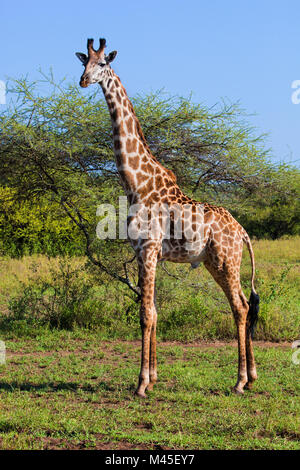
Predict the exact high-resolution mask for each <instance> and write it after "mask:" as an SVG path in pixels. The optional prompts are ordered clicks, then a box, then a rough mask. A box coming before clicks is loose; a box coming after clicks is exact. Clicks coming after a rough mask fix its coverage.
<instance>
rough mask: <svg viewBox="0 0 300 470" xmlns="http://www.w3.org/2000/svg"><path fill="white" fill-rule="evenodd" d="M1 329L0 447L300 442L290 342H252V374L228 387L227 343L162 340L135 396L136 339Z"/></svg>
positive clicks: (232, 369) (233, 360) (232, 367)
mask: <svg viewBox="0 0 300 470" xmlns="http://www.w3.org/2000/svg"><path fill="white" fill-rule="evenodd" d="M0 336H1V339H4V340H5V339H6V346H7V362H6V364H5V365H2V366H0V449H54V448H65V449H66V448H67V449H84V448H88V449H124V448H126V449H135V448H136V449H160V448H162V449H299V447H300V446H299V437H300V432H299V429H300V426H299V424H300V423H299V411H300V400H299V391H300V390H299V372H300V366H299V365H298V366H297V365H294V364H293V363H292V361H291V356H292V350H291V348H290V345H288V344H281V345H277V346H272V345H271V344H270V343H269V344H263V343H260V342H258V343H256V344H255V353H256V359H257V366H258V374H259V379H258V381H257V383H256V384H255V387H254V389H253V390H252V391H248V392H245V395H244V396H236V395H234V394H232V393H231V387H232V386H233V385H234V383H235V379H236V369H237V350H236V345H235V344H234V343H221V342H216V343H215V344H212V343H203V342H202V343H199V344H178V343H160V344H159V346H158V364H159V366H158V373H159V380H158V383H157V386H156V388H155V390H154V391H153V392H152V393H151V394H150V395H149V396H148V398H147V399H145V400H142V401H141V400H140V399H136V398H134V396H133V391H134V388H135V386H136V382H137V376H138V372H139V355H140V344H139V342H137V341H131V342H130V341H126V342H125V341H118V342H117V341H104V340H103V339H101V336H99V335H97V334H95V333H93V332H88V331H85V330H75V331H72V332H66V331H60V332H58V331H55V330H54V331H52V332H51V331H46V330H44V332H42V333H41V334H40V335H39V336H37V337H36V338H34V339H26V338H17V339H12V338H11V336H10V335H7V336H6V337H5V335H0Z"/></svg>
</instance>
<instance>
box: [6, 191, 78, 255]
mask: <svg viewBox="0 0 300 470" xmlns="http://www.w3.org/2000/svg"><path fill="white" fill-rule="evenodd" d="M14 195H15V191H14V190H13V189H11V188H4V187H0V206H1V212H0V253H1V254H2V255H6V256H13V257H20V256H23V255H26V254H33V253H45V254H47V255H49V256H56V255H58V254H72V255H79V254H84V241H83V237H82V234H81V232H80V230H79V229H78V227H76V226H74V224H73V223H72V221H71V220H70V218H69V217H67V216H66V214H65V212H64V211H63V210H62V208H61V207H60V206H59V205H58V204H57V203H56V202H55V201H51V200H47V199H46V198H45V197H43V198H41V199H40V200H39V201H36V200H23V201H20V200H15V198H14Z"/></svg>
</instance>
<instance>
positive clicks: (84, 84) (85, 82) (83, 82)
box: [79, 76, 89, 88]
mask: <svg viewBox="0 0 300 470" xmlns="http://www.w3.org/2000/svg"><path fill="white" fill-rule="evenodd" d="M79 85H80V86H81V87H82V88H87V87H88V86H89V82H88V78H87V77H84V76H82V77H81V79H80V82H79Z"/></svg>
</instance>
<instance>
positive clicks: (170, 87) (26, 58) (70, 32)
mask: <svg viewBox="0 0 300 470" xmlns="http://www.w3.org/2000/svg"><path fill="white" fill-rule="evenodd" d="M0 15H1V17H0V18H1V24H0V44H1V66H0V67H1V68H0V80H5V79H6V78H7V77H18V76H21V75H25V74H28V76H29V78H32V79H35V78H37V77H38V72H37V71H38V69H39V67H41V68H42V69H43V70H44V71H47V70H48V69H49V67H52V68H53V71H54V74H55V76H56V77H57V78H62V77H63V76H67V77H68V78H69V79H70V80H73V79H74V80H76V81H78V80H79V77H80V74H81V72H82V66H81V65H80V63H79V61H78V59H77V58H76V57H75V55H74V52H76V51H81V52H86V39H87V37H94V38H95V39H98V38H99V37H105V38H106V40H107V44H108V48H107V51H110V50H113V49H117V50H118V56H117V58H116V59H115V62H114V64H113V67H114V69H115V71H116V72H117V73H118V75H119V76H120V77H121V80H122V82H123V84H124V86H125V88H126V89H127V91H128V93H129V95H133V94H135V93H137V92H148V91H155V90H158V89H161V88H165V90H166V91H168V92H170V93H171V94H179V95H183V96H189V94H190V92H193V97H194V98H193V99H194V101H197V102H202V103H204V104H206V105H208V106H212V105H213V104H215V103H216V102H218V101H219V100H220V99H221V98H222V97H223V98H228V99H229V100H231V101H233V102H235V101H238V100H239V101H240V103H241V105H242V107H243V108H244V109H245V110H246V111H247V112H248V113H250V114H252V113H256V116H255V117H251V118H250V122H251V123H252V124H253V125H255V126H256V127H257V128H258V132H259V133H265V132H267V133H269V134H270V135H269V139H268V146H270V147H272V149H273V154H274V158H275V159H276V160H277V161H278V160H281V161H286V162H290V161H294V162H297V165H299V164H300V139H299V125H300V104H298V105H295V104H293V103H292V100H291V95H292V92H293V90H292V88H291V85H292V82H293V81H294V80H300V46H299V44H300V27H299V18H300V2H299V0H297V1H296V0H285V1H284V0H281V1H278V0H260V1H258V0H251V1H250V0H243V1H239V0H226V1H225V0H210V1H207V0H184V1H182V0H181V1H179V0H152V1H151V2H150V1H144V0H139V1H138V0H126V1H124V0H123V1H121V0H112V1H108V2H103V1H93V0H89V1H86V2H83V1H82V0H81V1H77V0H72V1H71V0H65V1H64V0H60V1H58V0H52V1H51V2H47V4H46V3H45V2H41V1H40V0H39V1H37V0H27V1H26V2H24V1H20V0H15V1H14V2H12V3H10V2H5V3H4V2H2V5H1V7H0ZM82 92H83V93H85V92H86V91H85V90H83V91H82ZM0 106H1V105H0Z"/></svg>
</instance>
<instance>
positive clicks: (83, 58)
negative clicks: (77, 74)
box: [75, 52, 88, 64]
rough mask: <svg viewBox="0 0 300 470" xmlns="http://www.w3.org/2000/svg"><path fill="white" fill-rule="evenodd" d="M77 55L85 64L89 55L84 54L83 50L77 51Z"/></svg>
mask: <svg viewBox="0 0 300 470" xmlns="http://www.w3.org/2000/svg"><path fill="white" fill-rule="evenodd" d="M75 55H76V57H78V59H79V60H80V62H82V63H83V64H85V63H86V62H87V59H88V58H87V56H86V55H85V54H83V53H82V52H76V53H75Z"/></svg>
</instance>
